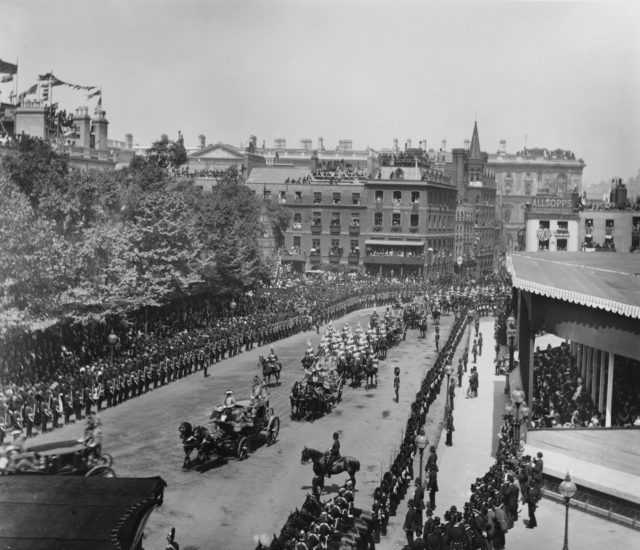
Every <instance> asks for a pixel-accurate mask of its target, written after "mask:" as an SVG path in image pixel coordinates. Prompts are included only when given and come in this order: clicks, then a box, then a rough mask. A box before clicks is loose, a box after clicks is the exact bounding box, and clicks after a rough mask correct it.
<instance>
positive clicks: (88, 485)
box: [0, 474, 166, 550]
mask: <svg viewBox="0 0 640 550" xmlns="http://www.w3.org/2000/svg"><path fill="white" fill-rule="evenodd" d="M165 485H166V484H165V482H164V481H163V480H162V478H160V477H149V478H101V477H75V476H57V475H38V474H25V475H14V476H0V517H1V518H2V521H0V548H11V549H13V550H86V549H88V548H91V549H92V550H116V549H118V550H130V549H133V548H136V547H137V546H136V545H137V544H138V543H139V541H140V538H141V537H142V529H143V528H144V525H145V522H146V521H147V518H148V516H149V514H150V513H151V512H152V511H153V509H154V508H155V507H156V506H159V505H160V503H161V502H162V495H163V491H164V487H165Z"/></svg>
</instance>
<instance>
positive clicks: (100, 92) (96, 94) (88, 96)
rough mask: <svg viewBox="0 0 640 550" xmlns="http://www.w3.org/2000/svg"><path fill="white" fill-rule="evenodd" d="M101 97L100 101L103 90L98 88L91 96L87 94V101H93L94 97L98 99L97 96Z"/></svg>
mask: <svg viewBox="0 0 640 550" xmlns="http://www.w3.org/2000/svg"><path fill="white" fill-rule="evenodd" d="M98 95H99V96H100V99H102V89H100V88H98V89H97V90H96V91H95V92H91V93H90V94H87V99H91V98H92V97H96V96H98Z"/></svg>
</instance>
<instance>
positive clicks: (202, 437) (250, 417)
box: [180, 396, 280, 468]
mask: <svg viewBox="0 0 640 550" xmlns="http://www.w3.org/2000/svg"><path fill="white" fill-rule="evenodd" d="M209 423H210V425H211V427H210V428H206V427H204V426H195V427H192V426H191V424H189V423H188V422H183V423H182V424H181V425H180V437H181V439H182V442H183V445H184V451H185V459H184V463H183V468H189V467H191V466H192V465H203V464H206V463H209V462H211V461H214V460H224V459H227V458H237V459H238V460H243V459H245V458H247V457H248V456H249V452H250V451H251V449H252V447H253V446H257V445H260V444H261V443H266V444H267V445H272V444H273V443H275V442H276V440H277V439H278V434H279V433H280V418H279V417H278V416H276V415H275V414H274V411H273V408H271V407H270V406H269V400H268V399H266V398H263V397H260V396H257V397H252V398H251V399H246V400H241V401H236V403H235V404H234V405H230V406H225V405H219V406H217V407H215V408H214V409H213V412H212V413H211V418H210V420H209ZM193 451H196V454H197V456H196V460H195V461H193V460H192V459H191V457H190V455H191V453H192V452H193Z"/></svg>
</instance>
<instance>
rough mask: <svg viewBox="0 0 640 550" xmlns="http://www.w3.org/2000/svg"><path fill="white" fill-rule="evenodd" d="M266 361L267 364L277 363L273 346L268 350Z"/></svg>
mask: <svg viewBox="0 0 640 550" xmlns="http://www.w3.org/2000/svg"><path fill="white" fill-rule="evenodd" d="M267 361H269V363H277V362H278V356H277V355H276V352H275V351H274V350H273V346H271V349H270V350H269V355H268V356H267Z"/></svg>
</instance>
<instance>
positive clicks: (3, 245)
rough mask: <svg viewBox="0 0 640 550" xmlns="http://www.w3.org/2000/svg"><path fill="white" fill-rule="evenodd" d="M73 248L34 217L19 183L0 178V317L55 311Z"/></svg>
mask: <svg viewBox="0 0 640 550" xmlns="http://www.w3.org/2000/svg"><path fill="white" fill-rule="evenodd" d="M74 266H75V259H74V256H73V250H72V248H71V247H70V246H69V245H68V243H67V242H65V241H64V240H63V239H61V238H60V237H59V236H58V235H57V233H56V231H55V229H54V226H53V224H52V223H51V222H50V221H49V220H47V219H45V218H39V217H38V216H37V215H36V212H35V211H34V209H33V208H32V206H31V204H30V203H29V200H28V199H27V197H25V195H24V194H23V193H22V192H20V191H19V190H18V188H17V187H16V186H15V185H14V184H12V183H11V182H9V181H7V179H5V178H0V317H1V318H2V322H3V323H6V322H11V321H12V320H13V321H16V320H23V321H24V320H28V319H37V318H46V317H49V316H53V315H55V314H57V312H58V308H59V303H60V296H61V294H62V292H63V291H64V290H65V288H66V287H67V286H68V284H69V282H70V281H71V276H72V274H73V270H74Z"/></svg>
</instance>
